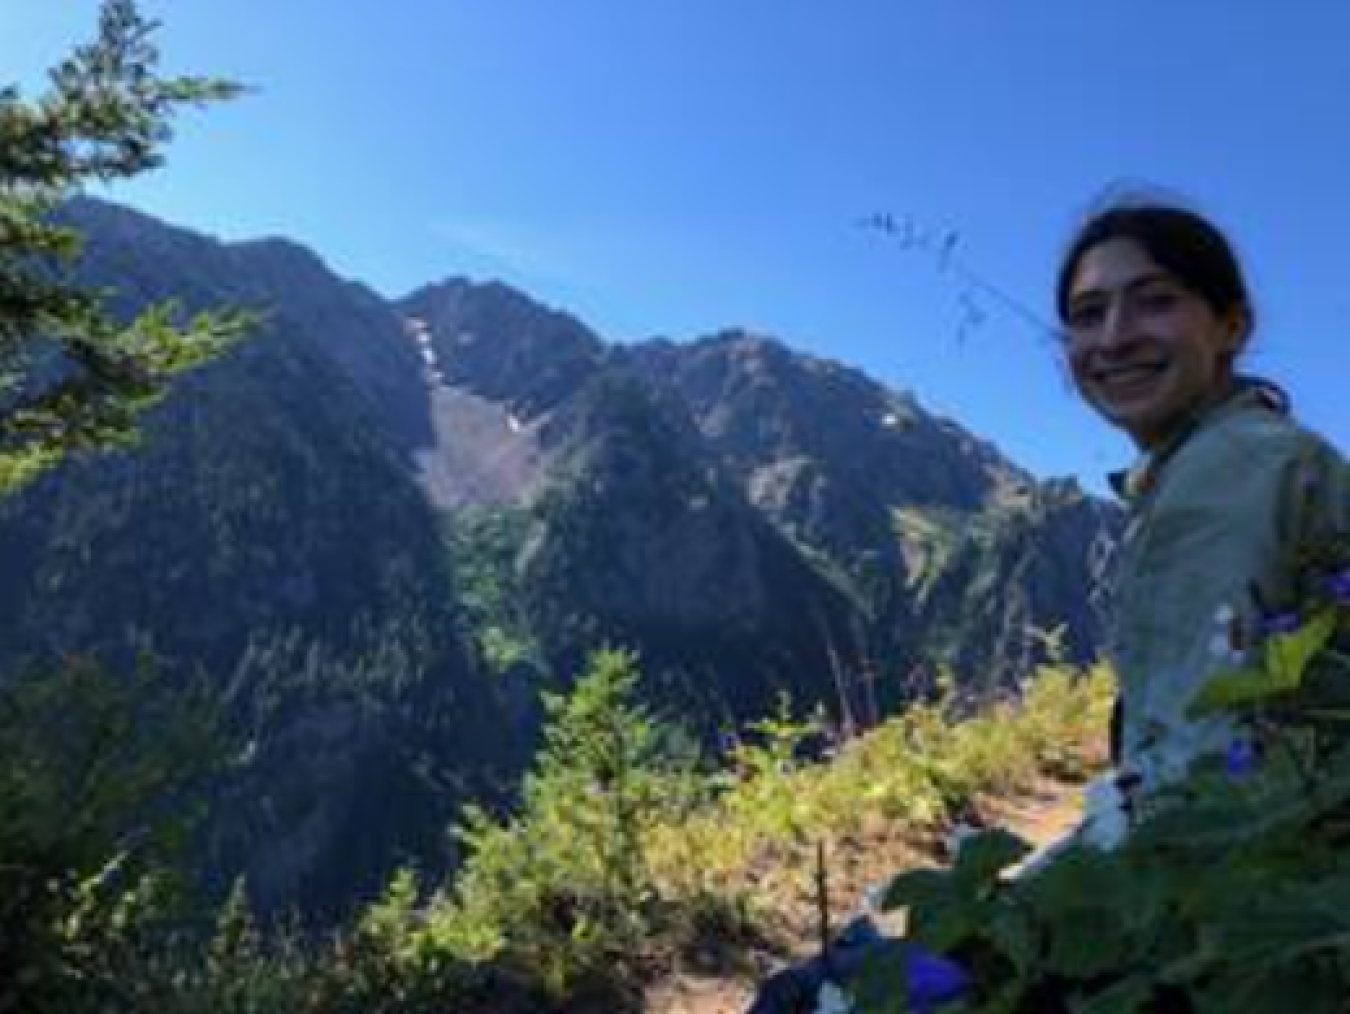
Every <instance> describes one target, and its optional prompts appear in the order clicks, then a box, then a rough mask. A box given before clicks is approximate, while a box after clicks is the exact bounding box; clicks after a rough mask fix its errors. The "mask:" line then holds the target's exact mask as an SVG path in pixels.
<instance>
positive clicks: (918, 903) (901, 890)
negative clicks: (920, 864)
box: [881, 870, 954, 912]
mask: <svg viewBox="0 0 1350 1014" xmlns="http://www.w3.org/2000/svg"><path fill="white" fill-rule="evenodd" d="M953 890H954V884H953V880H952V875H951V874H950V873H949V872H947V871H945V870H906V871H905V872H903V873H900V874H897V875H896V876H895V877H893V878H892V879H891V882H890V883H889V884H888V885H886V890H885V892H884V893H883V894H882V896H881V909H882V911H884V912H890V911H894V910H895V909H900V908H911V909H912V908H922V907H926V906H931V905H936V904H940V903H942V902H943V901H945V900H946V899H947V898H949V897H950V896H951V895H952V893H953Z"/></svg>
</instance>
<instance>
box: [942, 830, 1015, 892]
mask: <svg viewBox="0 0 1350 1014" xmlns="http://www.w3.org/2000/svg"><path fill="white" fill-rule="evenodd" d="M1031 851H1032V849H1031V846H1030V845H1029V844H1027V842H1026V841H1024V840H1023V839H1021V838H1019V837H1018V836H1017V835H1015V834H1013V833H1012V832H1011V831H1006V830H1003V829H1001V828H998V829H995V830H992V831H984V832H982V833H980V834H978V835H975V836H974V837H971V838H967V839H966V840H965V841H963V842H962V843H961V848H960V850H959V851H958V852H957V855H956V867H955V869H954V871H953V873H954V875H955V876H956V877H957V878H958V879H960V880H961V881H962V882H963V883H965V884H966V885H968V886H971V887H976V886H979V887H983V886H986V885H988V884H991V883H993V882H994V881H996V880H997V879H998V876H999V874H1000V873H1002V872H1003V871H1004V870H1005V869H1007V868H1008V867H1009V866H1012V865H1013V864H1014V863H1016V862H1018V861H1019V860H1021V859H1023V858H1025V857H1026V856H1028V855H1030V854H1031Z"/></svg>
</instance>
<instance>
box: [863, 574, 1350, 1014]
mask: <svg viewBox="0 0 1350 1014" xmlns="http://www.w3.org/2000/svg"><path fill="white" fill-rule="evenodd" d="M1340 558H1341V559H1344V557H1340ZM1266 631H1267V636H1266V637H1265V638H1264V640H1263V641H1262V642H1261V643H1260V644H1258V645H1257V646H1256V649H1255V650H1254V651H1253V652H1252V653H1251V656H1250V661H1249V662H1248V663H1247V664H1245V665H1243V666H1241V667H1238V668H1236V669H1233V670H1230V671H1227V672H1224V673H1221V674H1219V675H1217V676H1216V677H1215V678H1214V679H1213V680H1212V681H1211V682H1210V683H1209V684H1208V685H1207V686H1206V688H1205V690H1204V691H1203V692H1202V693H1201V694H1200V695H1199V696H1198V698H1197V699H1196V701H1195V703H1194V705H1193V709H1192V710H1193V712H1194V713H1195V714H1197V715H1215V714H1222V715H1223V716H1225V717H1226V718H1227V719H1228V720H1230V721H1232V722H1233V724H1234V726H1235V728H1236V729H1237V732H1236V733H1235V738H1234V740H1233V742H1232V745H1231V746H1230V747H1229V749H1228V750H1227V751H1226V752H1225V753H1223V754H1222V755H1218V756H1211V757H1206V758H1202V759H1200V760H1199V761H1197V762H1196V763H1195V764H1194V765H1193V767H1192V769H1191V771H1190V773H1189V775H1188V776H1187V777H1186V778H1184V779H1182V780H1180V781H1178V782H1177V783H1175V784H1172V785H1169V786H1167V787H1165V788H1162V789H1160V790H1158V791H1157V792H1156V793H1155V794H1154V795H1153V796H1150V797H1149V798H1148V800H1147V801H1146V805H1144V806H1142V807H1141V808H1140V810H1141V812H1139V813H1138V814H1137V816H1136V823H1135V826H1134V827H1133V828H1132V830H1131V832H1130V834H1129V835H1128V836H1127V838H1126V839H1125V841H1124V843H1123V844H1122V845H1121V846H1120V847H1119V848H1117V849H1115V850H1113V851H1102V850H1098V849H1096V848H1093V847H1091V846H1089V845H1087V844H1083V843H1075V844H1074V845H1072V846H1071V847H1070V848H1069V849H1067V850H1066V851H1065V852H1063V853H1062V854H1060V855H1058V856H1057V857H1056V858H1055V859H1054V860H1053V861H1052V862H1050V863H1049V864H1047V865H1045V866H1044V867H1043V868H1041V869H1039V870H1038V871H1036V872H1035V873H1034V874H1032V875H1028V876H1024V877H1018V878H1009V877H1007V876H1005V875H1004V874H1005V871H1006V869H1007V867H1008V866H1010V865H1011V864H1012V863H1014V862H1016V861H1017V860H1019V859H1020V858H1022V856H1023V855H1024V854H1025V853H1026V851H1028V850H1027V847H1026V846H1025V844H1024V843H1022V842H1019V841H1018V840H1016V839H1015V838H1013V837H1011V836H1009V835H1007V834H1005V833H1003V832H993V833H989V834H986V835H983V836H981V837H978V838H976V839H974V840H972V841H969V842H967V844H966V845H965V846H964V847H963V848H962V850H961V853H960V856H959V858H958V860H957V862H956V864H955V865H954V867H953V868H952V869H950V870H946V871H935V870H926V871H916V872H910V873H907V874H902V875H901V876H899V877H897V878H896V880H895V881H894V882H893V883H892V885H891V886H890V888H889V890H888V892H887V894H886V898H885V904H886V905H887V906H888V907H892V908H904V909H906V910H907V912H908V926H909V933H908V935H909V937H910V939H912V940H913V941H914V942H915V943H916V944H918V945H920V946H923V947H925V948H928V949H930V950H932V951H934V952H938V953H941V954H943V955H945V956H946V957H947V958H949V959H951V960H954V961H956V962H958V963H959V964H960V965H961V966H962V967H963V968H964V969H966V970H967V972H968V973H969V974H968V981H969V983H970V988H969V990H968V991H967V993H966V995H965V996H964V997H963V998H962V1000H961V1004H960V1006H959V1007H953V1008H952V1009H953V1010H958V1009H959V1010H963V1011H969V1012H982V1014H993V1012H999V1014H1033V1012H1035V1014H1054V1012H1056V1011H1064V1012H1070V1011H1072V1012H1074V1014H1155V1012H1178V1014H1184V1012H1192V1011H1194V1012H1206V1011H1215V1012H1218V1011H1223V1012H1235V1011H1236V1012H1240V1014H1267V1012H1268V1014H1276V1012H1282V1011H1288V1010H1300V1011H1304V1012H1322V1011H1326V1012H1328V1014H1330V1012H1333V1011H1341V1010H1344V1009H1345V1008H1344V1004H1345V998H1346V996H1347V995H1350V708H1347V707H1346V706H1345V704H1346V692H1345V689H1344V687H1345V684H1346V676H1347V674H1348V673H1350V659H1347V657H1346V655H1345V653H1344V650H1343V648H1342V647H1341V645H1342V644H1344V642H1345V641H1346V640H1347V635H1350V570H1345V569H1342V570H1340V571H1335V570H1330V571H1328V570H1322V571H1320V572H1318V581H1317V582H1316V583H1315V585H1314V586H1313V591H1312V593H1311V594H1309V595H1308V596H1306V597H1305V599H1304V601H1303V602H1301V603H1300V604H1299V608H1298V609H1296V610H1293V611H1290V612H1287V613H1280V614H1276V615H1274V616H1271V617H1267V623H1266ZM858 1000H859V1003H858V1010H860V1011H864V1012H876V1014H879V1012H886V1011H896V1012H899V1011H903V1010H906V1009H908V1008H907V1007H906V1001H905V990H904V983H903V970H902V969H901V967H900V966H899V965H898V964H897V963H896V962H894V961H887V960H885V959H884V956H879V958H878V960H876V961H874V962H873V963H872V967H871V968H870V969H869V970H868V972H867V974H866V976H865V977H864V979H863V982H862V985H861V986H860V988H859V990H858Z"/></svg>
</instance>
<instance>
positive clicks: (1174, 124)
mask: <svg viewBox="0 0 1350 1014" xmlns="http://www.w3.org/2000/svg"><path fill="white" fill-rule="evenodd" d="M144 9H145V10H146V11H147V12H148V13H149V14H151V15H152V16H154V17H157V18H160V19H162V20H163V22H164V27H163V30H162V32H161V34H160V42H161V46H162V48H163V50H164V53H165V62H166V65H167V66H168V67H169V68H170V69H173V70H180V71H193V72H213V73H220V74H224V75H228V76H233V77H236V78H239V79H241V80H244V81H246V82H249V83H251V84H254V85H256V86H257V91H256V92H255V93H254V94H251V95H250V96H248V97H246V98H244V99H242V100H240V101H238V102H236V103H233V104H231V105H230V106H227V107H222V108H217V109H213V110H210V111H208V112H205V113H199V114H191V115H190V116H189V117H188V118H187V119H185V120H184V121H183V124H182V129H181V130H180V132H179V137H178V140H177V141H176V142H175V144H174V146H173V148H172V150H171V152H170V159H169V163H168V165H167V166H166V167H165V168H164V169H163V170H161V171H160V172H158V173H157V174H156V175H154V176H153V177H150V178H148V179H145V180H143V181H137V182H135V183H133V184H130V185H125V186H122V187H119V188H118V189H117V190H115V191H114V192H113V194H112V196H114V197H116V198H118V199H121V200H124V201H126V202H127V203H130V204H133V205H135V206H137V207H140V208H143V209H145V210H147V211H149V212H151V213H153V214H156V215H159V216H161V217H164V218H166V219H169V220H171V221H173V222H177V223H180V224H184V225H188V226H191V227H194V228H197V229H200V230H203V231H206V232H208V233H212V234H214V235H217V236H220V237H222V238H226V239H236V238H246V237H256V236H260V235H277V234H280V235H286V236H289V237H292V238H294V239H297V240H299V241H301V242H303V243H306V244H308V245H310V246H312V247H313V248H314V249H315V250H317V251H318V252H319V253H320V254H321V255H322V256H323V257H324V258H325V259H326V260H327V261H328V262H329V264H330V265H332V266H333V267H334V268H335V269H336V270H337V271H338V272H340V273H342V274H344V275H346V276H348V277H352V278H356V279H359V280H361V281H364V282H367V283H369V284H371V285H373V286H374V287H375V288H377V289H379V290H380V291H382V292H384V293H386V294H389V295H401V294H403V293H404V292H406V291H408V290H410V289H412V288H414V287H416V286H417V285H420V284H422V283H424V282H427V281H433V280H439V279H441V278H443V277H446V276H449V275H456V274H467V275H470V276H472V277H476V278H488V277H497V278H501V279H503V280H505V281H508V282H511V283H513V284H516V285H519V286H520V287H522V288H524V289H526V290H527V291H529V292H530V293H532V294H533V295H535V296H536V297H538V298H540V299H542V300H544V301H545V302H548V303H550V304H552V305H555V306H559V307H562V308H564V309H567V310H570V311H571V312H573V313H575V314H577V315H578V316H579V317H581V318H582V319H583V320H585V321H586V322H587V323H589V324H591V325H592V326H593V327H595V328H596V329H597V330H598V331H599V332H600V333H601V334H602V335H603V336H604V337H606V338H609V339H612V340H631V339H639V338H645V337H651V336H654V335H666V336H669V337H674V338H690V337H694V336H697V335H700V334H704V333H708V332H710V331H713V330H716V329H719V328H722V327H726V326H744V327H749V328H751V329H754V330H757V331H764V332H768V333H772V334H775V335H777V336H779V337H781V338H782V339H783V340H785V341H787V342H788V343H789V344H791V345H794V346H795V347H798V348H801V349H805V350H808V351H811V352H813V353H816V354H818V355H822V356H827V357H830V358H834V359H838V360H841V361H843V362H846V363H849V364H851V365H854V366H858V367H861V368H862V369H864V370H866V371H867V372H868V373H869V374H871V375H872V376H874V377H876V378H877V379H879V380H881V381H883V382H885V383H887V384H889V385H892V386H894V387H898V388H904V389H908V390H911V391H913V392H914V393H915V394H916V395H917V396H918V397H919V399H920V401H921V402H923V403H924V404H925V405H927V406H928V407H929V408H931V409H934V410H936V411H938V412H941V413H943V414H945V415H948V416H950V417H952V418H954V419H956V420H957V421H959V422H961V423H962V424H964V425H966V426H968V427H970V428H971V429H972V430H974V431H975V432H977V433H979V434H980V435H982V436H986V437H988V438H990V439H992V440H993V441H994V442H995V443H997V444H998V445H999V446H1000V447H1002V448H1003V449H1004V450H1005V451H1006V452H1007V453H1008V454H1009V455H1010V456H1011V457H1012V458H1013V459H1014V460H1015V461H1017V462H1018V463H1020V464H1022V465H1024V466H1026V467H1028V468H1030V469H1031V470H1032V471H1034V472H1035V473H1037V474H1039V475H1042V476H1049V475H1064V474H1073V475H1077V476H1079V477H1080V478H1081V479H1082V481H1083V482H1084V483H1085V484H1086V485H1088V486H1089V487H1091V488H1094V489H1098V488H1100V474H1101V473H1102V472H1103V471H1104V470H1106V469H1108V468H1111V467H1114V466H1115V465H1117V464H1119V463H1120V462H1121V461H1122V460H1124V459H1126V458H1128V457H1129V455H1130V451H1129V448H1128V446H1127V444H1126V443H1125V442H1124V441H1123V440H1122V439H1120V438H1119V437H1118V436H1116V435H1115V434H1113V433H1112V432H1111V431H1109V430H1108V429H1107V428H1106V427H1105V426H1104V425H1103V424H1101V423H1100V422H1098V421H1097V420H1096V419H1095V418H1094V417H1093V416H1092V415H1091V414H1090V413H1088V412H1087V411H1086V410H1085V409H1083V408H1082V407H1081V406H1079V405H1078V404H1077V402H1076V400H1075V398H1074V396H1073V394H1072V392H1071V390H1070V389H1069V387H1068V385H1067V383H1066V382H1065V380H1064V379H1063V376H1062V371H1061V370H1060V368H1059V365H1058V363H1057V361H1056V357H1055V355H1054V351H1053V349H1052V348H1051V347H1049V346H1048V345H1047V343H1046V342H1045V341H1044V339H1043V337H1042V336H1041V335H1040V334H1039V333H1038V332H1037V331H1036V330H1035V329H1034V328H1032V327H1030V326H1028V325H1027V324H1026V323H1025V322H1024V321H1023V320H1022V319H1021V318H1020V317H1019V316H1018V315H1017V314H1015V313H1010V312H1006V311H1004V310H1003V309H1001V308H1000V306H999V305H998V304H997V303H996V302H995V301H993V300H990V299H989V298H988V297H984V298H982V299H980V300H979V301H980V303H981V307H982V310H983V312H984V313H985V314H986V315H987V316H986V319H985V321H984V323H983V324H981V325H980V326H979V327H978V328H976V329H974V330H973V331H972V332H970V333H969V334H967V335H966V336H965V337H964V338H962V337H961V335H960V331H961V327H960V324H961V320H962V317H963V310H962V303H963V293H966V290H967V289H968V288H969V287H968V285H966V284H965V283H963V281H962V276H961V274H960V271H959V270H953V269H951V268H949V269H948V270H946V271H943V270H942V269H941V264H940V262H939V258H938V257H937V256H936V252H935V251H933V250H923V249H913V248H911V249H906V248H905V247H904V245H903V244H901V243H899V242H897V241H895V240H894V239H887V238H886V237H884V236H882V235H881V234H879V233H876V232H875V231H868V230H865V229H862V228H859V227H858V225H857V222H858V220H859V219H861V218H863V217H865V216H867V215H869V214H871V213H874V212H881V211H886V212H890V213H892V214H893V215H895V216H896V218H897V219H902V218H904V217H906V216H909V217H911V218H912V219H913V220H914V221H915V222H916V223H918V224H920V225H921V226H922V227H923V228H926V229H927V230H929V231H930V232H931V233H933V234H934V235H942V234H945V233H946V232H947V231H949V230H951V231H955V232H956V233H957V234H958V235H959V240H958V242H957V246H956V248H955V257H956V264H957V265H958V267H959V266H964V267H965V268H967V269H969V270H973V271H975V272H977V273H978V274H979V275H980V276H981V277H983V278H985V279H988V280H990V281H992V282H993V283H995V284H996V285H998V286H999V287H1000V288H1001V289H1003V290H1005V291H1007V292H1008V293H1010V294H1013V295H1014V296H1015V297H1016V298H1017V299H1018V300H1020V301H1021V302H1022V303H1024V304H1026V305H1027V306H1028V307H1030V308H1031V310H1032V311H1033V312H1035V313H1038V314H1041V315H1044V316H1049V314H1050V308H1049V295H1048V294H1049V289H1050V285H1051V280H1052V278H1053V274H1054V271H1055V266H1056V258H1057V256H1058V254H1059V252H1060V250H1061V248H1062V246H1063V243H1064V241H1065V238H1066V236H1067V234H1068V233H1069V231H1070V230H1071V229H1072V227H1073V225H1074V223H1075V222H1076V221H1077V220H1078V219H1079V217H1080V216H1081V214H1082V213H1083V211H1084V210H1085V209H1086V208H1087V207H1089V206H1090V204H1091V203H1092V202H1093V201H1094V200H1095V199H1097V198H1098V197H1099V196H1100V195H1101V194H1102V193H1103V191H1104V190H1105V189H1106V188H1107V187H1108V186H1110V185H1111V184H1113V183H1116V182H1118V181H1126V182H1127V183H1132V182H1138V183H1144V184H1148V185H1151V186H1156V187H1160V188H1162V189H1163V190H1164V191H1165V192H1174V193H1178V194H1180V195H1183V196H1184V197H1186V198H1187V199H1189V200H1191V201H1192V202H1194V203H1195V204H1196V205H1197V206H1199V207H1200V208H1201V209H1203V210H1205V211H1207V212H1209V213H1211V214H1212V215H1213V216H1214V217H1215V218H1217V219H1218V220H1220V221H1221V222H1222V223H1223V224H1224V225H1225V226H1226V227H1227V228H1228V230H1229V232H1230V233H1231V235H1232V236H1233V238H1234V240H1235V241H1236V243H1237V245H1238V246H1239V247H1240V248H1241V250H1242V251H1243V253H1244V257H1245V260H1246V262H1247V265H1248V269H1249V272H1250V275H1251V282H1252V286H1253V288H1254V290H1255V293H1256V298H1257V300H1258V313H1259V315H1260V318H1261V326H1260V329H1259V332H1258V336H1257V346H1256V348H1255V349H1254V354H1253V356H1252V359H1251V362H1250V367H1251V368H1252V369H1254V370H1255V371H1257V372H1262V373H1265V374H1268V375H1270V376H1272V377H1274V378H1275V379H1278V380H1280V381H1282V382H1283V383H1285V384H1286V386H1287V387H1289V388H1290V390H1291V391H1292V392H1293V394H1294V396H1295V402H1296V404H1297V405H1298V406H1299V407H1300V409H1301V415H1302V416H1303V417H1304V418H1305V419H1306V420H1307V421H1309V422H1310V423H1311V424H1312V425H1314V426H1315V427H1316V428H1318V429H1320V430H1322V431H1323V432H1324V433H1326V434H1328V435H1329V436H1330V437H1331V438H1332V439H1333V440H1334V441H1335V442H1336V443H1337V444H1339V445H1340V446H1341V448H1342V449H1345V448H1347V447H1350V410H1348V409H1347V407H1346V406H1347V401H1348V400H1350V399H1347V396H1346V395H1345V394H1344V393H1343V390H1342V388H1343V385H1345V384H1346V383H1347V381H1348V380H1350V285H1347V279H1348V278H1350V256H1347V254H1346V249H1347V245H1350V238H1347V237H1350V189H1347V180H1350V116H1346V115H1345V112H1344V96H1346V95H1350V5H1347V4H1342V3H1336V2H1331V0H1283V2H1280V0H1186V2H1180V0H1093V2H1083V0H1077V2H1075V0H964V2H956V0H836V2H833V3H824V2H822V0H570V2H562V0H384V2H383V3H379V4H375V3H370V2H368V0H366V2H363V0H350V2H346V3H335V2H333V0H323V2H321V0H274V2H272V3H268V4H263V3H252V4H245V3H241V2H237V0H236V2H233V3H226V2H223V0H215V2H211V0H192V2H183V0H180V2H177V3H174V2H170V0H158V2H155V0H145V2H144ZM96 11H97V3H96V2H95V0H0V68H3V72H0V76H2V77H3V78H4V79H5V80H12V81H21V82H23V83H24V84H25V86H26V87H28V88H30V89H31V88H32V87H34V86H35V85H36V84H37V83H38V82H39V80H40V76H39V75H40V72H41V70H42V68H44V67H45V66H47V65H49V64H51V63H52V62H53V61H54V60H55V59H57V58H58V57H59V56H60V55H61V54H62V52H63V51H64V49H65V48H66V47H67V46H68V45H69V44H70V43H71V42H73V41H75V40H77V39H81V38H83V37H86V36H87V35H89V34H90V32H91V31H92V27H93V24H94V21H95V15H96Z"/></svg>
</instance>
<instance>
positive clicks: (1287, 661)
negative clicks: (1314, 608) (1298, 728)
mask: <svg viewBox="0 0 1350 1014" xmlns="http://www.w3.org/2000/svg"><path fill="white" fill-rule="evenodd" d="M1336 626H1337V616H1336V612H1335V611H1334V610H1332V609H1323V610H1322V611H1321V612H1318V613H1316V614H1314V615H1313V616H1312V618H1311V619H1309V620H1307V621H1306V622H1305V623H1304V624H1303V625H1302V626H1301V627H1299V628H1298V630H1296V631H1294V632H1293V633H1292V634H1280V635H1278V636H1276V637H1272V638H1271V639H1270V640H1269V641H1267V642H1266V651H1265V655H1266V668H1267V669H1269V670H1270V671H1271V672H1272V673H1273V674H1274V675H1275V677H1276V679H1278V680H1279V682H1280V683H1281V685H1283V686H1286V687H1289V688H1291V689H1294V688H1297V687H1298V686H1299V685H1300V684H1301V683H1302V682H1303V673H1304V671H1305V670H1306V669H1307V668H1308V663H1309V662H1311V661H1312V660H1313V658H1314V657H1315V656H1316V655H1317V653H1318V652H1319V651H1321V650H1322V649H1323V648H1324V647H1326V645H1327V643H1328V642H1329V641H1330V640H1331V638H1332V636H1333V635H1334V634H1335V633H1336Z"/></svg>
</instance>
